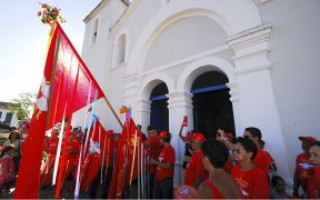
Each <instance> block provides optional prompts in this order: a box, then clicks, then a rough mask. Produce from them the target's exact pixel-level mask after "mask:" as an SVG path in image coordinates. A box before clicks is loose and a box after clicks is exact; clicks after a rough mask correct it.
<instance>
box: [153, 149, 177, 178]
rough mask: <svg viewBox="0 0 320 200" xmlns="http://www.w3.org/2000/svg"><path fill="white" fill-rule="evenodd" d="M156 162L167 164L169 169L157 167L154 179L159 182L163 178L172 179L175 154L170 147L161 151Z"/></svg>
mask: <svg viewBox="0 0 320 200" xmlns="http://www.w3.org/2000/svg"><path fill="white" fill-rule="evenodd" d="M158 161H160V162H161V163H169V164H170V165H171V167H170V169H165V168H162V167H160V166H157V169H156V175H155V179H156V180H157V181H161V180H163V179H165V178H173V171H174V161H175V152H174V148H173V147H172V146H171V145H169V146H167V147H163V148H162V149H161V152H160V155H159V159H158Z"/></svg>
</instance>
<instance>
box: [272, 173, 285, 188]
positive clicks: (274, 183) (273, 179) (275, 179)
mask: <svg viewBox="0 0 320 200" xmlns="http://www.w3.org/2000/svg"><path fill="white" fill-rule="evenodd" d="M279 180H281V181H282V182H284V180H283V178H282V177H281V176H277V175H275V176H273V177H272V178H271V184H272V186H276V184H277V182H278V181H279ZM284 183H285V182H284Z"/></svg>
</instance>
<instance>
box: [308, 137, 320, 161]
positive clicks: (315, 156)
mask: <svg viewBox="0 0 320 200" xmlns="http://www.w3.org/2000/svg"><path fill="white" fill-rule="evenodd" d="M309 153H310V162H311V163H312V164H313V165H314V166H316V167H320V141H317V142H313V143H311V144H310V148H309Z"/></svg>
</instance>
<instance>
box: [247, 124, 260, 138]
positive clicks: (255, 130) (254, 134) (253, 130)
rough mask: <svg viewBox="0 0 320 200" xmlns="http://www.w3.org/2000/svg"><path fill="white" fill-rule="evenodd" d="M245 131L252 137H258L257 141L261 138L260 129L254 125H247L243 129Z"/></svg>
mask: <svg viewBox="0 0 320 200" xmlns="http://www.w3.org/2000/svg"><path fill="white" fill-rule="evenodd" d="M245 131H248V132H250V133H251V135H252V137H258V138H259V141H260V140H261V138H262V133H261V131H260V129H258V128H256V127H248V128H246V129H245Z"/></svg>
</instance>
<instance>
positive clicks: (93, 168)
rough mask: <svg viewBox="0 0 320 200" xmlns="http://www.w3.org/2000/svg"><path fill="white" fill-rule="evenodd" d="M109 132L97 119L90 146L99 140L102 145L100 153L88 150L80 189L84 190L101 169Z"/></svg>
mask: <svg viewBox="0 0 320 200" xmlns="http://www.w3.org/2000/svg"><path fill="white" fill-rule="evenodd" d="M106 134H107V132H106V131H105V129H104V128H103V127H102V125H101V124H100V122H99V121H96V127H95V129H92V132H91V134H90V135H91V137H90V142H89V147H90V145H92V144H91V142H99V139H100V143H99V147H100V153H90V152H88V154H87V156H86V158H85V161H84V165H83V169H82V171H81V184H80V186H81V187H80V190H81V191H84V190H85V189H86V188H87V187H88V186H89V184H90V182H91V181H92V180H93V179H94V178H95V177H96V175H97V173H98V172H99V169H100V167H101V164H102V152H103V146H104V141H105V140H104V138H105V137H106Z"/></svg>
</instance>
